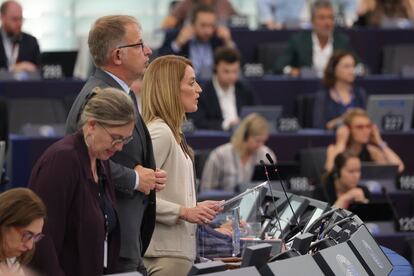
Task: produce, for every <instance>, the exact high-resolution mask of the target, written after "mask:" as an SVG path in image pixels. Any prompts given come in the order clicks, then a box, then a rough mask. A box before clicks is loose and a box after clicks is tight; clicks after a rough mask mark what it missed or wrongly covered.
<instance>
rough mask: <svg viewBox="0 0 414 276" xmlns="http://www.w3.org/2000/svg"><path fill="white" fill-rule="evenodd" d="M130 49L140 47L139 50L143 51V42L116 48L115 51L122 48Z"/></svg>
mask: <svg viewBox="0 0 414 276" xmlns="http://www.w3.org/2000/svg"><path fill="white" fill-rule="evenodd" d="M130 47H141V50H142V51H144V47H145V44H144V42H140V43H134V44H128V45H122V46H118V47H116V48H117V49H122V48H130Z"/></svg>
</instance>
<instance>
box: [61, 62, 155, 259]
mask: <svg viewBox="0 0 414 276" xmlns="http://www.w3.org/2000/svg"><path fill="white" fill-rule="evenodd" d="M95 87H101V88H105V87H115V88H118V89H121V90H122V88H121V86H120V85H119V84H118V83H117V82H116V81H115V80H114V79H113V78H112V77H111V76H109V75H108V74H107V73H105V72H104V71H102V70H101V69H99V68H97V69H96V72H95V74H94V75H92V76H91V77H90V78H89V79H88V81H87V82H86V84H85V86H84V87H83V88H82V90H81V92H80V93H79V95H78V97H77V98H76V100H75V102H74V103H73V105H72V108H71V110H70V112H69V115H68V118H67V121H66V132H67V133H72V132H75V131H76V130H77V116H78V114H79V111H80V109H81V107H82V105H83V103H84V101H85V98H86V96H87V95H88V94H89V93H91V91H92V90H93V89H94V88H95ZM132 135H133V140H132V141H131V142H130V143H128V144H126V145H124V147H123V149H122V151H120V152H117V153H116V154H115V155H114V156H113V157H112V158H111V162H110V168H111V173H112V177H113V180H114V184H115V190H116V195H117V200H118V215H119V221H120V224H121V252H120V256H121V257H124V258H129V259H132V260H137V259H140V255H142V256H143V255H144V253H145V251H146V249H147V247H148V245H149V243H150V241H151V237H152V233H153V231H154V226H155V192H154V191H151V193H150V194H149V195H148V196H145V195H144V194H143V193H141V192H138V191H136V190H134V186H135V171H134V170H133V168H134V167H135V166H136V165H138V164H140V165H142V166H143V167H146V168H152V169H155V160H154V153H153V149H152V142H151V136H150V134H149V132H148V129H147V127H146V126H145V124H144V122H143V120H142V118H141V116H140V115H139V114H138V118H137V121H136V122H135V127H134V131H133V134H132ZM144 204H147V206H146V208H145V211H144V212H143V214H142V212H141V211H142V210H143V208H144ZM141 214H142V216H141Z"/></svg>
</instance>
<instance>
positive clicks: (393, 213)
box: [381, 185, 401, 228]
mask: <svg viewBox="0 0 414 276" xmlns="http://www.w3.org/2000/svg"><path fill="white" fill-rule="evenodd" d="M381 192H382V194H383V195H384V197H385V200H386V201H387V204H388V205H389V206H390V208H391V212H392V216H393V218H394V221H395V223H396V226H397V227H398V228H401V225H400V216H399V215H398V212H397V209H396V208H395V206H394V203H393V202H392V199H391V197H390V194H389V193H388V191H387V189H386V188H385V187H384V186H382V185H381Z"/></svg>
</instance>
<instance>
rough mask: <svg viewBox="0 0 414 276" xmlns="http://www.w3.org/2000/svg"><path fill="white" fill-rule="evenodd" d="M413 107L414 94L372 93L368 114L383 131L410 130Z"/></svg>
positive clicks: (369, 99)
mask: <svg viewBox="0 0 414 276" xmlns="http://www.w3.org/2000/svg"><path fill="white" fill-rule="evenodd" d="M413 92H414V91H413ZM413 109H414V94H410V95H370V96H369V98H368V104H367V112H368V115H369V117H370V118H371V120H372V122H374V123H375V124H376V125H378V127H379V128H380V130H381V131H388V132H397V131H409V130H410V129H411V124H412V119H413Z"/></svg>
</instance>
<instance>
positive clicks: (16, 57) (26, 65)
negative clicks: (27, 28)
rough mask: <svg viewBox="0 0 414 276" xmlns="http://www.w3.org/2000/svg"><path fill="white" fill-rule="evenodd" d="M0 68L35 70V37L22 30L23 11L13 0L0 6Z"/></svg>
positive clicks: (38, 52)
mask: <svg viewBox="0 0 414 276" xmlns="http://www.w3.org/2000/svg"><path fill="white" fill-rule="evenodd" d="M0 18H1V29H0V33H1V39H0V69H5V70H6V71H11V72H36V71H37V70H39V69H40V68H39V66H40V50H39V45H38V43H37V40H36V38H35V37H33V36H31V35H29V34H27V33H24V32H22V24H23V11H22V7H21V6H20V4H18V3H17V2H15V1H5V2H3V4H2V5H1V6H0Z"/></svg>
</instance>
